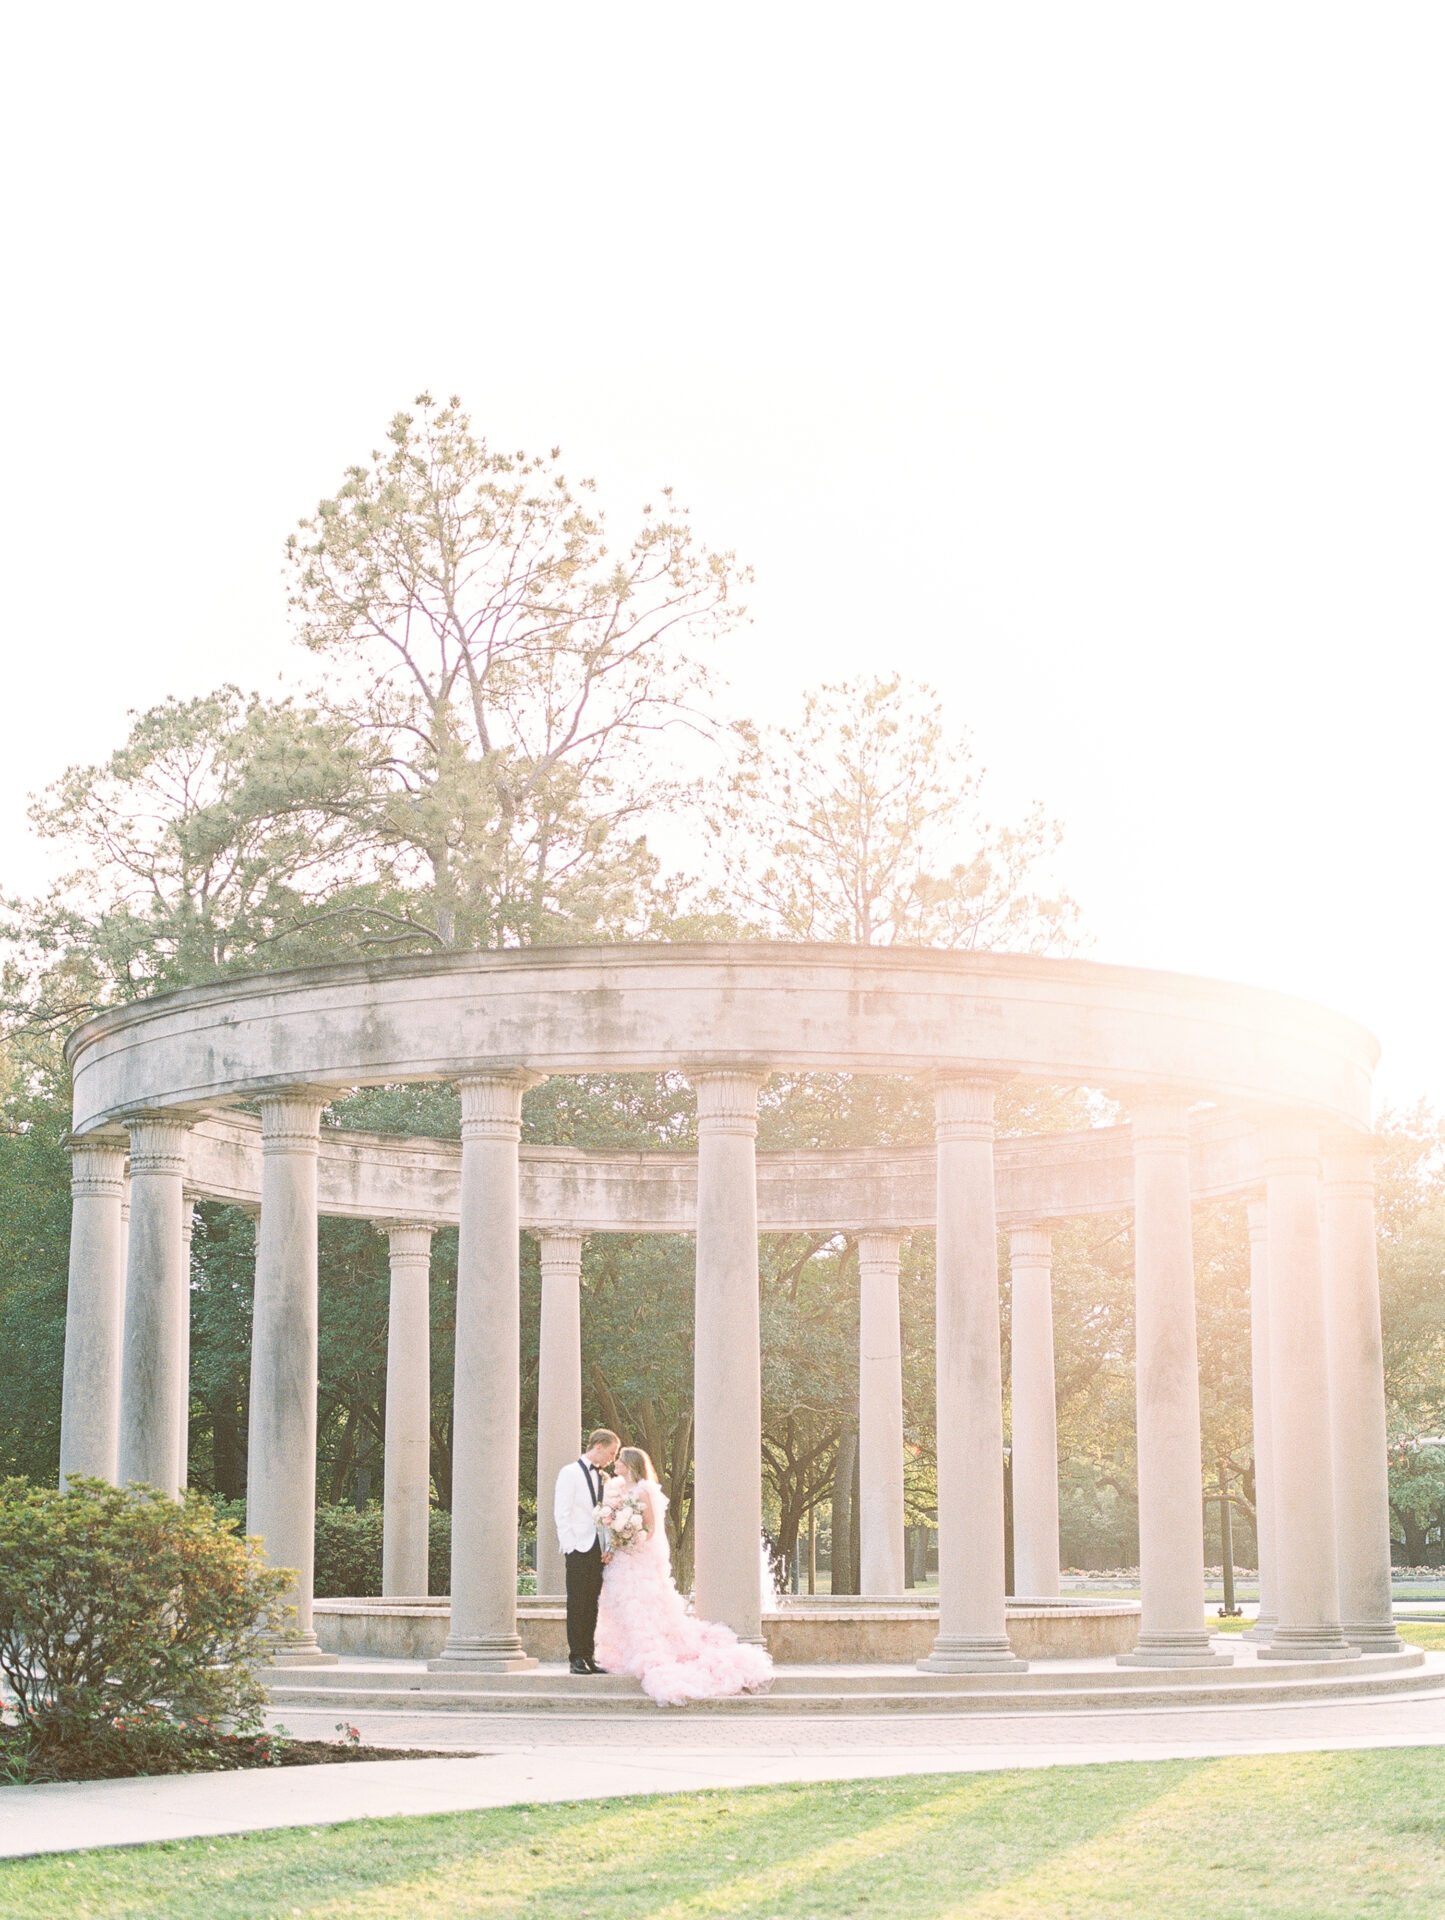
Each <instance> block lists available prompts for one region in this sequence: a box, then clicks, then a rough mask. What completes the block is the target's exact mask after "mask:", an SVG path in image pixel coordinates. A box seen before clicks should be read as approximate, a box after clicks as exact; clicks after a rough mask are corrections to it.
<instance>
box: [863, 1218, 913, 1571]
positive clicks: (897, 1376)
mask: <svg viewBox="0 0 1445 1920" xmlns="http://www.w3.org/2000/svg"><path fill="white" fill-rule="evenodd" d="M902 1244H903V1238H902V1235H901V1234H899V1233H896V1232H886V1233H863V1234H860V1235H859V1236H858V1463H859V1464H858V1507H859V1512H858V1517H857V1524H858V1526H859V1528H860V1531H861V1536H862V1550H861V1553H860V1555H859V1568H860V1575H861V1577H860V1579H859V1583H858V1584H859V1587H860V1589H861V1591H862V1592H864V1593H886V1594H895V1593H902V1591H903V1342H902V1334H901V1329H900V1326H899V1317H898V1266H899V1251H900V1249H901V1247H902Z"/></svg>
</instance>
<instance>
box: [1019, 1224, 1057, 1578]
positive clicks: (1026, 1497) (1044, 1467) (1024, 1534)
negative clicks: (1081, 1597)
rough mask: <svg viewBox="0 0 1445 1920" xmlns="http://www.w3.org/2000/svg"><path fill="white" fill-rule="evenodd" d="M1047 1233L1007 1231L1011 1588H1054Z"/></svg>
mask: <svg viewBox="0 0 1445 1920" xmlns="http://www.w3.org/2000/svg"><path fill="white" fill-rule="evenodd" d="M1053 1247H1054V1237H1053V1234H1052V1233H1051V1232H1050V1231H1049V1229H1048V1228H1047V1227H1015V1228H1014V1230H1013V1232H1012V1233H1011V1234H1010V1235H1009V1266H1010V1271H1011V1274H1012V1279H1013V1342H1012V1345H1013V1378H1012V1380H1011V1382H1010V1386H1011V1398H1012V1402H1013V1492H1014V1592H1015V1593H1016V1594H1019V1595H1021V1596H1029V1597H1040V1598H1047V1597H1049V1596H1051V1595H1056V1594H1057V1593H1058V1591H1059V1439H1058V1418H1057V1413H1056V1409H1055V1405H1054V1305H1053V1299H1052V1295H1051V1282H1052V1277H1053V1259H1054V1255H1053Z"/></svg>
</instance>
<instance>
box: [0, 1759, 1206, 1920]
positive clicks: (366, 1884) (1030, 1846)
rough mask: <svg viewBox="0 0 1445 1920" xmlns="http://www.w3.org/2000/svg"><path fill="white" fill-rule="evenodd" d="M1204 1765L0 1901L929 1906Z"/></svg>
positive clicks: (729, 1814)
mask: <svg viewBox="0 0 1445 1920" xmlns="http://www.w3.org/2000/svg"><path fill="white" fill-rule="evenodd" d="M1211 1764H1213V1763H1210V1762H1165V1763H1161V1764H1159V1765H1147V1764H1146V1765H1139V1766H1125V1767H1096V1768H1069V1769H1061V1770H1058V1771H1057V1772H1055V1771H1053V1770H1050V1771H1046V1772H1042V1773H1009V1774H974V1775H965V1776H957V1775H952V1776H942V1777H940V1776H936V1775H935V1776H922V1777H918V1778H913V1779H905V1780H888V1781H863V1782H856V1783H854V1782H849V1783H844V1784H837V1783H833V1784H829V1785H826V1786H798V1787H778V1788H754V1789H751V1790H748V1791H746V1792H736V1793H704V1794H689V1795H676V1796H673V1795H668V1796H664V1797H657V1798H650V1799H646V1800H625V1801H616V1802H611V1803H606V1802H604V1803H600V1804H596V1805H583V1806H576V1805H572V1806H558V1807H530V1808H508V1809H505V1810H502V1811H498V1812H490V1813H477V1814H449V1815H442V1816H436V1817H431V1818H423V1819H410V1820H386V1821H361V1822H356V1823H354V1824H348V1825H346V1826H341V1827H331V1828H326V1829H322V1830H320V1831H317V1832H313V1831H312V1830H308V1829H304V1828H303V1829H295V1830H290V1831H286V1832H274V1831H273V1832H270V1833H265V1834H257V1835H251V1836H244V1837H241V1838H236V1839H229V1840H218V1841H213V1842H206V1841H200V1842H196V1841H191V1842H186V1843H176V1844H172V1845H168V1846H162V1847H145V1848H137V1849H135V1850H134V1851H123V1852H107V1853H92V1854H85V1855H79V1856H70V1857H68V1858H64V1859H52V1860H47V1861H33V1862H16V1863H14V1864H12V1865H11V1866H10V1867H8V1868H6V1869H3V1870H0V1915H3V1916H6V1917H7V1920H8V1916H10V1915H12V1914H13V1915H17V1916H18V1915H20V1914H25V1915H27V1916H34V1915H36V1914H49V1913H55V1914H61V1913H64V1914H66V1915H67V1916H69V1915H74V1916H85V1915H88V1914H92V1913H93V1914H104V1915H106V1916H107V1917H109V1916H120V1915H139V1914H144V1915H146V1916H147V1917H148V1920H150V1917H151V1916H155V1920H162V1917H163V1916H171V1915H188V1916H189V1915H197V1914H201V1913H204V1914H205V1915H206V1916H207V1920H211V1916H215V1920H230V1916H243V1915H244V1916H262V1915H265V1916H268V1917H269V1916H271V1915H275V1914H283V1915H284V1914H290V1913H298V1912H299V1913H302V1914H306V1915H326V1916H332V1915H343V1914H344V1915H367V1916H373V1917H374V1920H380V1917H381V1916H397V1917H398V1920H421V1917H423V1916H430V1915H454V1914H455V1915H461V1914H488V1915H497V1916H507V1917H508V1920H512V1917H513V1916H515V1917H516V1920H574V1916H576V1917H577V1920H584V1917H585V1916H589V1915H595V1916H596V1917H597V1920H602V1917H603V1916H604V1915H605V1916H607V1920H642V1917H643V1916H646V1917H647V1920H672V1917H673V1916H677V1920H682V1916H691V1915H699V1916H701V1915H711V1914H728V1915H739V1916H758V1917H760V1920H761V1917H762V1916H772V1915H786V1916H793V1915H815V1914H817V1915H830V1916H832V1915H844V1914H854V1913H856V1914H869V1913H871V1914H890V1915H891V1914H900V1913H904V1912H907V1913H908V1914H909V1915H910V1916H917V1920H932V1917H933V1916H941V1915H943V1914H946V1913H953V1912H957V1911H959V1904H958V1903H959V1902H960V1900H966V1899H967V1898H968V1897H969V1896H971V1895H972V1896H977V1895H979V1894H984V1893H986V1892H987V1891H988V1890H989V1889H991V1888H999V1887H1003V1886H1004V1885H1006V1884H1007V1882H1009V1881H1010V1880H1013V1879H1016V1878H1017V1877H1018V1876H1020V1875H1027V1874H1029V1873H1031V1872H1032V1871H1034V1870H1035V1869H1036V1868H1037V1867H1039V1866H1042V1865H1044V1864H1046V1863H1047V1861H1048V1860H1049V1859H1050V1858H1051V1857H1053V1856H1055V1855H1057V1854H1058V1853H1059V1852H1060V1851H1061V1850H1068V1849H1070V1848H1075V1847H1079V1846H1081V1845H1085V1844H1087V1843H1089V1842H1091V1841H1094V1840H1097V1839H1098V1838H1099V1837H1100V1836H1101V1835H1103V1834H1104V1833H1105V1832H1106V1830H1107V1829H1108V1828H1110V1827H1111V1826H1114V1825H1117V1824H1118V1823H1119V1822H1120V1821H1121V1820H1126V1819H1128V1818H1130V1817H1131V1816H1132V1815H1134V1814H1135V1813H1137V1812H1138V1811H1139V1809H1140V1808H1141V1807H1144V1806H1147V1805H1148V1803H1149V1802H1150V1801H1151V1800H1152V1799H1153V1798H1155V1797H1157V1796H1159V1795H1160V1794H1162V1793H1165V1792H1168V1791H1169V1790H1170V1789H1171V1788H1175V1787H1177V1786H1178V1785H1179V1783H1180V1782H1181V1780H1183V1779H1187V1778H1189V1777H1190V1776H1191V1775H1192V1774H1193V1773H1194V1772H1196V1771H1199V1770H1201V1769H1207V1768H1208V1767H1209V1766H1210V1765H1211ZM52 1902H53V1903H54V1904H49V1903H52Z"/></svg>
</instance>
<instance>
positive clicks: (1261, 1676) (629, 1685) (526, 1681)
mask: <svg viewBox="0 0 1445 1920" xmlns="http://www.w3.org/2000/svg"><path fill="white" fill-rule="evenodd" d="M1241 1651H1243V1650H1241ZM1424 1665H1425V1656H1424V1655H1423V1654H1422V1653H1420V1652H1418V1651H1417V1650H1415V1649H1413V1648H1410V1649H1407V1650H1406V1651H1404V1652H1402V1653H1395V1654H1374V1655H1371V1656H1370V1658H1369V1659H1368V1660H1366V1661H1360V1662H1354V1661H1351V1662H1348V1663H1344V1662H1339V1661H1331V1660H1298V1661H1290V1662H1288V1663H1284V1662H1280V1663H1276V1662H1274V1661H1258V1662H1256V1661H1255V1660H1254V1659H1252V1658H1245V1659H1242V1660H1241V1662H1240V1664H1239V1665H1237V1666H1234V1667H1170V1668H1167V1669H1163V1668H1150V1667H1110V1666H1106V1665H1089V1666H1080V1667H1076V1668H1074V1669H1072V1670H1071V1669H1068V1668H1058V1667H1054V1668H1050V1667H1042V1666H1036V1667H1031V1668H1029V1669H1028V1670H1027V1671H1026V1672H1023V1673H1007V1674H989V1673H921V1672H920V1671H919V1670H918V1669H917V1668H916V1667H871V1668H869V1667H853V1668H839V1667H785V1666H779V1667H778V1668H776V1669H775V1678H774V1681H773V1686H772V1693H773V1694H774V1695H775V1696H776V1695H778V1694H780V1693H787V1694H805V1693H821V1694H834V1693H847V1694H867V1693H887V1694H899V1693H918V1694H935V1693H993V1692H996V1691H998V1690H999V1689H1003V1690H1005V1691H1007V1692H1008V1693H1010V1694H1014V1693H1073V1692H1078V1693H1090V1692H1096V1691H1097V1690H1098V1689H1099V1687H1101V1686H1103V1687H1107V1688H1109V1689H1111V1690H1119V1691H1131V1690H1132V1691H1141V1692H1147V1691H1149V1690H1150V1689H1152V1688H1156V1687H1157V1686H1159V1684H1160V1683H1161V1680H1162V1679H1163V1677H1164V1675H1165V1674H1166V1673H1167V1676H1168V1684H1169V1686H1170V1687H1171V1688H1172V1689H1174V1690H1176V1691H1178V1690H1180V1689H1188V1690H1189V1691H1190V1692H1191V1694H1192V1693H1194V1692H1196V1691H1197V1690H1198V1689H1200V1688H1202V1687H1210V1686H1215V1685H1218V1684H1219V1683H1220V1682H1221V1681H1224V1682H1225V1683H1226V1684H1227V1685H1228V1686H1230V1687H1231V1688H1233V1689H1236V1690H1238V1689H1240V1688H1254V1687H1260V1686H1267V1685H1270V1684H1272V1683H1273V1682H1275V1681H1276V1680H1279V1679H1281V1678H1288V1679H1290V1680H1292V1681H1306V1680H1316V1679H1320V1680H1323V1679H1333V1678H1337V1677H1339V1676H1340V1675H1342V1674H1343V1675H1348V1676H1362V1675H1366V1674H1368V1675H1372V1676H1382V1675H1385V1674H1391V1673H1399V1672H1405V1671H1413V1670H1416V1669H1420V1668H1423V1667H1424ZM271 1672H272V1673H273V1674H274V1675H275V1676H276V1678H275V1681H274V1685H275V1686H282V1687H289V1686H306V1687H309V1688H313V1689H316V1690H324V1691H328V1692H330V1691H335V1690H340V1691H345V1690H347V1689H348V1688H352V1687H356V1686H362V1687H365V1688H373V1687H381V1688H391V1689H393V1690H400V1691H404V1692H411V1693H415V1692H423V1693H487V1694H516V1695H517V1696H518V1697H519V1698H523V1699H529V1698H532V1697H534V1696H536V1695H538V1694H540V1693H542V1692H545V1691H547V1690H548V1689H560V1690H561V1691H562V1692H565V1693H566V1694H568V1695H569V1697H578V1698H582V1697H586V1698H589V1699H590V1698H593V1697H594V1696H600V1697H612V1696H619V1697H623V1698H627V1699H641V1698H645V1697H646V1696H645V1695H644V1694H643V1692H642V1688H641V1685H640V1684H639V1682H638V1681H636V1680H633V1679H631V1678H629V1677H628V1676H627V1675H626V1674H620V1673H608V1674H593V1675H590V1676H587V1677H585V1678H584V1677H582V1676H581V1675H573V1674H569V1673H568V1672H567V1670H566V1668H565V1667H562V1666H558V1665H545V1664H544V1665H543V1666H541V1667H533V1668H530V1669H527V1670H526V1671H523V1672H520V1673H483V1672H468V1671H467V1670H466V1669H456V1670H453V1671H450V1672H433V1671H432V1670H431V1669H429V1668H427V1667H423V1666H420V1665H418V1666H409V1667H408V1666H401V1665H397V1666H394V1667H380V1666H367V1665H364V1664H357V1665H351V1666H335V1667H312V1668H307V1667H292V1668H284V1667H282V1668H272V1669H271ZM1442 1679H1445V1676H1442Z"/></svg>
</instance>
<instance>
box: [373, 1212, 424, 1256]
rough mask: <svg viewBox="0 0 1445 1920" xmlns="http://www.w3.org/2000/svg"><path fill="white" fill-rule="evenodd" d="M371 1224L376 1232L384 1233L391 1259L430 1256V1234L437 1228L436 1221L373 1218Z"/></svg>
mask: <svg viewBox="0 0 1445 1920" xmlns="http://www.w3.org/2000/svg"><path fill="white" fill-rule="evenodd" d="M371 1224H372V1226H373V1227H375V1229H376V1231H377V1232H378V1233H384V1234H385V1235H386V1237H387V1240H388V1241H389V1243H390V1249H389V1250H390V1253H391V1257H392V1259H393V1260H396V1259H399V1258H400V1259H404V1258H406V1257H407V1256H410V1257H412V1258H413V1259H418V1260H429V1259H430V1258H431V1243H432V1235H433V1234H434V1233H435V1232H436V1230H437V1226H438V1224H439V1223H438V1222H437V1221H435V1220H373V1221H372V1223H371Z"/></svg>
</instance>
